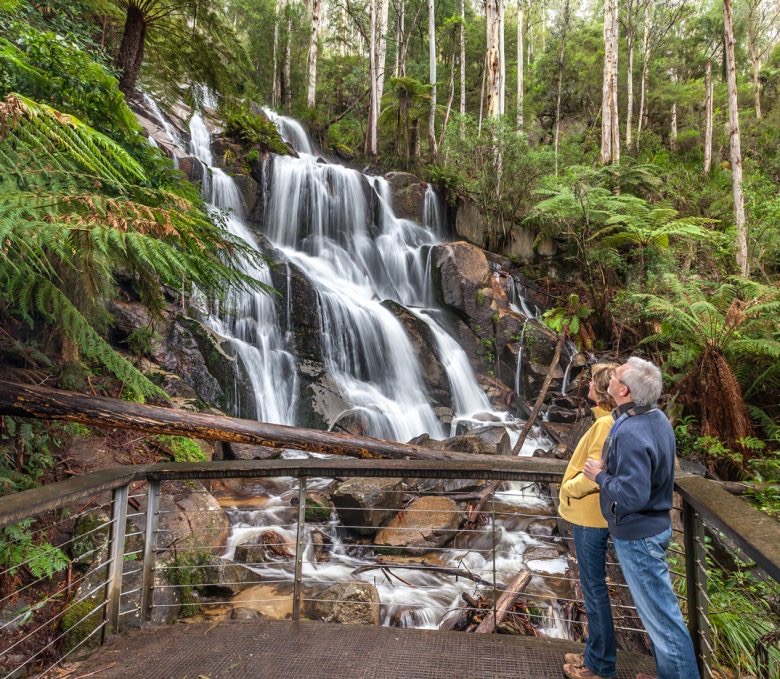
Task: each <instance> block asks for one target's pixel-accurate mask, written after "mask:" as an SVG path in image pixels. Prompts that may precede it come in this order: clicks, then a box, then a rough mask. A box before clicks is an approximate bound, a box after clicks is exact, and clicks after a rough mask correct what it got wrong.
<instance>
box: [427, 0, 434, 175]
mask: <svg viewBox="0 0 780 679" xmlns="http://www.w3.org/2000/svg"><path fill="white" fill-rule="evenodd" d="M428 70H429V73H430V81H431V109H430V112H429V114H428V152H429V155H430V158H431V162H432V163H433V162H436V7H435V6H434V0H428Z"/></svg>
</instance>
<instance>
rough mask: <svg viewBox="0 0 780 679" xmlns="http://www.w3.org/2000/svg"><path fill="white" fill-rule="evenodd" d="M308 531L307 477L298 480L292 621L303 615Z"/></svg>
mask: <svg viewBox="0 0 780 679" xmlns="http://www.w3.org/2000/svg"><path fill="white" fill-rule="evenodd" d="M305 529H306V477H305V476H301V477H300V478H299V479H298V535H297V538H296V541H295V582H294V583H293V610H292V619H293V620H298V619H299V618H300V615H301V585H302V576H301V573H302V571H303V546H304V545H303V540H304V536H305V532H306V531H305Z"/></svg>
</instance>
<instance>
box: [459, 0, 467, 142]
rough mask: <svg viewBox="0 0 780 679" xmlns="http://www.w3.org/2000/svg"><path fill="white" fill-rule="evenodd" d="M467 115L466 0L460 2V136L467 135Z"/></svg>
mask: <svg viewBox="0 0 780 679" xmlns="http://www.w3.org/2000/svg"><path fill="white" fill-rule="evenodd" d="M465 115H466V0H460V136H461V137H463V135H464V134H465V130H464V127H463V126H464V124H465V121H464V117H465Z"/></svg>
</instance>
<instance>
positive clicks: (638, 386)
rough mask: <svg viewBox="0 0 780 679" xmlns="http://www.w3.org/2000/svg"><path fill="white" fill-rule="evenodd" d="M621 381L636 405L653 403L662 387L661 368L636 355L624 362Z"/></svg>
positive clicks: (659, 394)
mask: <svg viewBox="0 0 780 679" xmlns="http://www.w3.org/2000/svg"><path fill="white" fill-rule="evenodd" d="M621 382H623V384H625V385H626V386H627V387H628V388H629V389H630V390H631V398H632V400H633V401H634V403H635V404H636V405H638V406H649V405H655V404H656V402H657V401H658V398H659V397H660V396H661V390H662V389H663V377H662V376H661V369H660V368H659V367H658V366H657V365H655V364H653V363H650V361H645V360H644V359H643V358H639V357H638V356H632V357H631V358H629V359H628V360H627V361H626V362H625V364H624V368H623V372H622V377H621Z"/></svg>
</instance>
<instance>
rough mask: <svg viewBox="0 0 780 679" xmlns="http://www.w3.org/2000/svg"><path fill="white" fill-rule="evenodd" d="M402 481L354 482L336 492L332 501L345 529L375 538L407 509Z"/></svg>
mask: <svg viewBox="0 0 780 679" xmlns="http://www.w3.org/2000/svg"><path fill="white" fill-rule="evenodd" d="M403 491H404V484H403V481H402V480H401V479H384V478H354V479H349V480H348V481H345V482H344V483H342V484H341V485H340V486H339V487H338V488H336V490H335V492H334V493H333V496H332V498H331V499H332V500H333V503H334V504H335V505H336V511H337V512H338V514H339V518H340V519H341V522H342V523H343V524H344V526H345V527H347V528H350V529H351V530H354V531H356V532H357V533H359V534H361V535H373V534H374V533H375V532H376V531H377V529H378V528H379V527H380V526H382V525H383V524H384V523H385V521H386V520H387V519H388V518H389V517H391V516H392V515H393V514H394V513H395V512H397V511H398V510H399V509H400V508H401V507H402V506H403Z"/></svg>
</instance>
